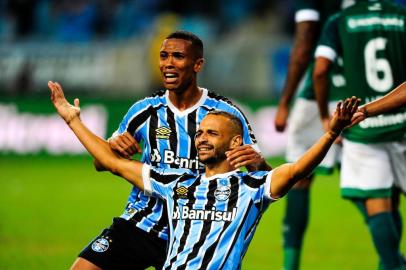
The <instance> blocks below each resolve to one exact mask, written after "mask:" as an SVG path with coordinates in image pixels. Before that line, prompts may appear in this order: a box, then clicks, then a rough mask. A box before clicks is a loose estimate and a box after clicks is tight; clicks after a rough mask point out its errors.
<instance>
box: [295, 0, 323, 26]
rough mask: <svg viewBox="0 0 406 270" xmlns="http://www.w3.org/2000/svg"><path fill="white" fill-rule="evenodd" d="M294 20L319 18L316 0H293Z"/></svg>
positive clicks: (315, 19) (315, 20)
mask: <svg viewBox="0 0 406 270" xmlns="http://www.w3.org/2000/svg"><path fill="white" fill-rule="evenodd" d="M294 6H295V22H296V23H300V22H306V21H314V22H317V21H319V20H320V12H319V10H318V8H317V5H316V0H295V1H294Z"/></svg>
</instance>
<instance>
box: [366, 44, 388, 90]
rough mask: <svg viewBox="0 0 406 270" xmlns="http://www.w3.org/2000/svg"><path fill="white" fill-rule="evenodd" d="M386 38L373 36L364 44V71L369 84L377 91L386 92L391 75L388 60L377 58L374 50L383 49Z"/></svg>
mask: <svg viewBox="0 0 406 270" xmlns="http://www.w3.org/2000/svg"><path fill="white" fill-rule="evenodd" d="M386 42H387V40H386V39H385V38H382V37H378V38H374V39H371V40H370V41H368V43H367V45H365V50H364V58H365V71H366V75H367V82H368V84H369V86H370V87H371V88H372V89H374V90H375V91H377V92H387V91H388V90H390V89H391V88H392V85H393V76H392V70H391V68H390V65H389V62H388V60H386V59H385V58H377V57H376V52H377V51H379V50H384V49H385V47H386Z"/></svg>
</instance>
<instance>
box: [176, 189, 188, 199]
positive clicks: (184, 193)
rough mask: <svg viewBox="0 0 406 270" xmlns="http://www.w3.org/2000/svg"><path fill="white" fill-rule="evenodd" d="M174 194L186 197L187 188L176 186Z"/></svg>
mask: <svg viewBox="0 0 406 270" xmlns="http://www.w3.org/2000/svg"><path fill="white" fill-rule="evenodd" d="M175 192H176V195H178V197H179V198H181V199H185V198H186V197H187V188H186V187H178V188H176V190H175Z"/></svg>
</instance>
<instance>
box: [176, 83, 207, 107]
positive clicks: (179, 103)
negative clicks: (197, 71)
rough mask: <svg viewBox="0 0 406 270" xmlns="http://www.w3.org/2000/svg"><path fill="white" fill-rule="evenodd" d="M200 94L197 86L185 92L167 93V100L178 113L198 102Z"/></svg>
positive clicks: (201, 92)
mask: <svg viewBox="0 0 406 270" xmlns="http://www.w3.org/2000/svg"><path fill="white" fill-rule="evenodd" d="M202 94H203V91H202V90H201V89H200V88H199V87H197V85H193V87H190V88H188V89H186V90H185V91H180V92H176V91H169V100H170V101H171V102H172V104H173V105H174V106H175V107H176V108H178V110H179V111H184V110H187V109H189V108H190V107H193V106H194V105H195V104H196V103H197V102H198V101H199V100H200V98H201V97H202Z"/></svg>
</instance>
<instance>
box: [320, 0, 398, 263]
mask: <svg viewBox="0 0 406 270" xmlns="http://www.w3.org/2000/svg"><path fill="white" fill-rule="evenodd" d="M405 25H406V9H405V8H404V7H402V6H400V5H396V4H393V3H391V2H389V1H380V0H378V1H367V0H359V1H356V4H355V5H354V6H351V7H349V8H347V9H346V10H343V11H342V12H341V13H338V14H336V15H334V16H333V17H331V18H330V19H329V21H328V22H327V23H326V25H325V28H324V30H323V33H322V37H321V39H320V42H319V45H318V47H317V50H316V52H315V55H316V64H315V69H314V81H315V90H316V94H317V100H318V102H319V107H320V115H321V117H322V118H323V119H325V120H326V121H327V119H328V118H329V114H328V113H327V111H326V95H327V92H328V81H327V74H328V71H329V68H330V66H331V63H332V62H333V61H334V60H335V59H336V57H337V56H342V58H343V61H344V76H345V80H346V85H347V86H346V90H345V91H346V94H351V95H353V94H354V95H357V96H359V97H360V98H361V99H362V103H369V102H371V101H374V100H376V99H379V98H380V97H382V96H383V95H385V94H387V93H388V92H389V91H390V90H391V89H393V87H394V86H396V85H399V84H401V83H402V82H404V81H405V80H406V65H405V63H404V59H406V50H405V48H406V27H405ZM385 100H386V99H385ZM375 105H376V104H375ZM375 105H374V103H371V104H370V105H367V107H369V106H372V110H373V108H374V106H375ZM393 108H394V107H393ZM367 110H368V109H367ZM405 132H406V108H405V107H403V108H397V109H396V108H394V110H391V111H389V112H387V113H386V114H384V115H380V116H377V117H370V118H368V119H366V120H364V121H362V122H360V123H359V124H358V125H356V126H354V127H352V128H350V129H348V130H347V131H346V132H345V133H344V134H343V135H344V140H343V157H342V167H341V184H340V185H341V194H342V196H343V197H344V198H347V199H351V200H352V201H354V202H355V203H356V205H357V207H358V208H360V209H361V210H362V213H363V214H364V216H365V218H366V221H367V224H368V227H369V231H370V233H371V235H372V239H373V242H374V246H375V249H376V250H377V253H378V255H379V259H380V263H381V265H382V267H383V269H404V268H402V262H401V257H400V255H399V254H400V251H399V244H400V240H401V233H402V224H401V223H402V220H401V216H400V212H399V207H398V204H399V194H398V193H399V191H398V188H402V189H403V192H405V191H406V185H405V181H406V140H405ZM393 186H395V187H396V189H395V190H393V189H392V188H393Z"/></svg>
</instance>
